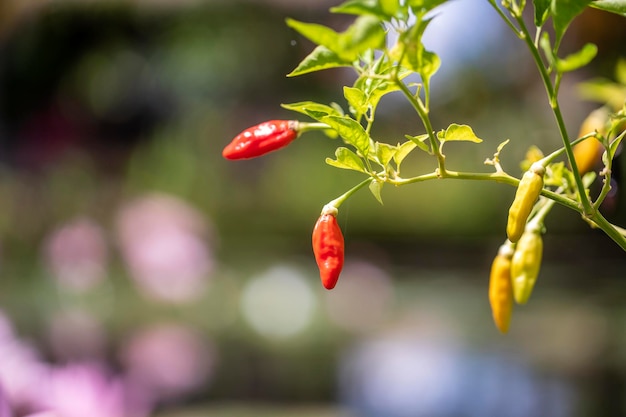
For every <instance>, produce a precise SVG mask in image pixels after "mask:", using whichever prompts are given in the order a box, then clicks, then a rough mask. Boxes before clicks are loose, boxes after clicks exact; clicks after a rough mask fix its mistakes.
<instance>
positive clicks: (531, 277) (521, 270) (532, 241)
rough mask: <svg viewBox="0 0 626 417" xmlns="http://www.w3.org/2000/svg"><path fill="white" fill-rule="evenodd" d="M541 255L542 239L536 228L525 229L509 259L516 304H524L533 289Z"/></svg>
mask: <svg viewBox="0 0 626 417" xmlns="http://www.w3.org/2000/svg"><path fill="white" fill-rule="evenodd" d="M542 255H543V240H542V239H541V232H540V231H539V230H538V228H531V229H530V230H529V229H527V230H526V231H525V232H524V234H523V235H522V237H521V238H520V240H519V242H517V246H516V247H515V253H514V254H513V259H512V261H511V280H512V283H513V296H514V298H515V302H516V303H517V304H526V302H527V301H528V299H529V298H530V294H531V293H532V291H533V287H534V286H535V282H536V281H537V276H538V275H539V269H540V268H541V258H542Z"/></svg>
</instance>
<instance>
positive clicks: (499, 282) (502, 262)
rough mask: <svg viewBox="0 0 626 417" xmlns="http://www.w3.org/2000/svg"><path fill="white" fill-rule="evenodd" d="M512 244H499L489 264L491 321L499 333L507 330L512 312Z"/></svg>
mask: <svg viewBox="0 0 626 417" xmlns="http://www.w3.org/2000/svg"><path fill="white" fill-rule="evenodd" d="M512 256H513V246H512V244H511V242H507V243H505V244H504V245H502V246H500V249H499V250H498V254H497V255H496V257H495V258H494V260H493V263H492V264H491V273H490V275H489V304H490V305H491V313H492V315H493V321H494V323H495V324H496V327H497V328H498V330H500V332H501V333H506V332H507V331H508V330H509V324H510V323H511V314H512V312H513V288H512V286H511V257H512Z"/></svg>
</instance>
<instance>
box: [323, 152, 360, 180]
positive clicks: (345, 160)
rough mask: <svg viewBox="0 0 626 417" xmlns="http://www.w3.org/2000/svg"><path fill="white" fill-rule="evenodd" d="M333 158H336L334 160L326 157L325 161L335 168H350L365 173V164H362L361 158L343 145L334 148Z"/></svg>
mask: <svg viewBox="0 0 626 417" xmlns="http://www.w3.org/2000/svg"><path fill="white" fill-rule="evenodd" d="M335 158H337V159H336V160H334V159H331V158H326V163H327V164H328V165H331V166H334V167H336V168H341V169H350V170H353V171H359V172H364V173H366V174H367V170H366V169H365V165H363V160H362V159H361V158H359V157H358V155H357V154H355V153H354V152H352V151H351V150H350V149H348V148H344V147H339V148H337V149H336V150H335Z"/></svg>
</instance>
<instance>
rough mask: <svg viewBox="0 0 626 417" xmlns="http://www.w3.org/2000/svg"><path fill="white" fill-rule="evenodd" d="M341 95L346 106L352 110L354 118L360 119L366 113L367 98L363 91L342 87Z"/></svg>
mask: <svg viewBox="0 0 626 417" xmlns="http://www.w3.org/2000/svg"><path fill="white" fill-rule="evenodd" d="M343 95H344V97H345V98H346V100H347V101H348V104H349V105H350V106H351V107H352V108H353V109H354V112H355V116H356V118H357V119H360V118H361V116H362V115H363V114H364V113H365V112H366V111H367V98H366V97H365V94H364V93H363V91H361V90H360V89H358V88H354V87H347V86H344V87H343Z"/></svg>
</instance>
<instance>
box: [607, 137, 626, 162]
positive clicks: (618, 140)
mask: <svg viewBox="0 0 626 417" xmlns="http://www.w3.org/2000/svg"><path fill="white" fill-rule="evenodd" d="M625 132H626V131H625ZM624 136H626V134H625V133H624V132H622V134H620V135H619V136H618V137H616V138H615V139H614V140H613V142H611V143H610V144H609V156H610V158H611V160H613V158H614V157H615V154H616V153H617V148H618V147H619V144H620V143H622V140H623V139H624Z"/></svg>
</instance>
